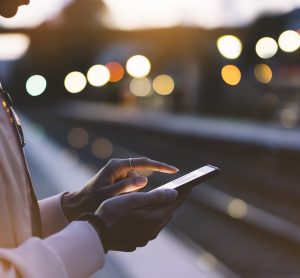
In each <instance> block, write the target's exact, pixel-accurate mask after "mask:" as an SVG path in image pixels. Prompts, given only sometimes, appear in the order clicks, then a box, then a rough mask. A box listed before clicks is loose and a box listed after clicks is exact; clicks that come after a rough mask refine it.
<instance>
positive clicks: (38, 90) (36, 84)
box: [26, 75, 47, 97]
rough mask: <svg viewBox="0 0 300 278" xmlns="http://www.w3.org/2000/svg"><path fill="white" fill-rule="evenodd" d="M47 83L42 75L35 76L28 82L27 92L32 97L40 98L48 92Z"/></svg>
mask: <svg viewBox="0 0 300 278" xmlns="http://www.w3.org/2000/svg"><path fill="white" fill-rule="evenodd" d="M46 87H47V81H46V79H45V77H43V76H41V75H33V76H31V77H29V78H28V80H27V82H26V91H27V93H28V94H29V95H31V96H34V97H35V96H39V95H41V94H42V93H44V91H45V90H46Z"/></svg>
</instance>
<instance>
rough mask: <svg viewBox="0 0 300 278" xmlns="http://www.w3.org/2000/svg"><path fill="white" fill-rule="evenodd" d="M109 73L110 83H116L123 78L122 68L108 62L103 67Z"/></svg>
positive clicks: (117, 64)
mask: <svg viewBox="0 0 300 278" xmlns="http://www.w3.org/2000/svg"><path fill="white" fill-rule="evenodd" d="M105 66H106V67H107V68H108V70H109V72H110V79H109V81H110V82H113V83H114V82H118V81H120V80H121V79H122V78H123V77H124V68H123V66H122V65H121V64H119V63H117V62H110V63H108V64H106V65H105Z"/></svg>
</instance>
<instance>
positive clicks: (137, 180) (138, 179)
mask: <svg viewBox="0 0 300 278" xmlns="http://www.w3.org/2000/svg"><path fill="white" fill-rule="evenodd" d="M147 182H148V179H147V178H146V177H136V178H134V183H135V184H137V185H140V184H145V183H147Z"/></svg>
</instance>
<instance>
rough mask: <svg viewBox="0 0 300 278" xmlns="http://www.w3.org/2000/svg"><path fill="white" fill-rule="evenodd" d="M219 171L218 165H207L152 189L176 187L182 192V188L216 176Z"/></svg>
mask: <svg viewBox="0 0 300 278" xmlns="http://www.w3.org/2000/svg"><path fill="white" fill-rule="evenodd" d="M219 172H220V170H219V168H218V167H215V166H211V165H206V166H203V167H201V168H199V169H197V170H195V171H193V172H190V173H188V174H186V175H184V176H182V177H179V178H177V179H176V180H173V181H170V182H168V183H166V184H164V185H161V186H159V187H157V188H155V189H153V190H151V191H154V190H159V189H176V190H178V191H179V192H180V190H182V189H184V188H186V187H193V186H195V185H198V184H199V183H201V182H204V181H206V180H208V179H210V178H212V177H214V176H216V175H217V174H219Z"/></svg>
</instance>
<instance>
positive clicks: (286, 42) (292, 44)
mask: <svg viewBox="0 0 300 278" xmlns="http://www.w3.org/2000/svg"><path fill="white" fill-rule="evenodd" d="M278 44H279V47H280V49H281V50H282V51H284V52H288V53H289V52H294V51H296V50H297V49H298V48H299V47H300V35H299V34H298V33H297V32H296V31H293V30H287V31H285V32H283V33H282V34H281V35H280V36H279V39H278Z"/></svg>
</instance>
